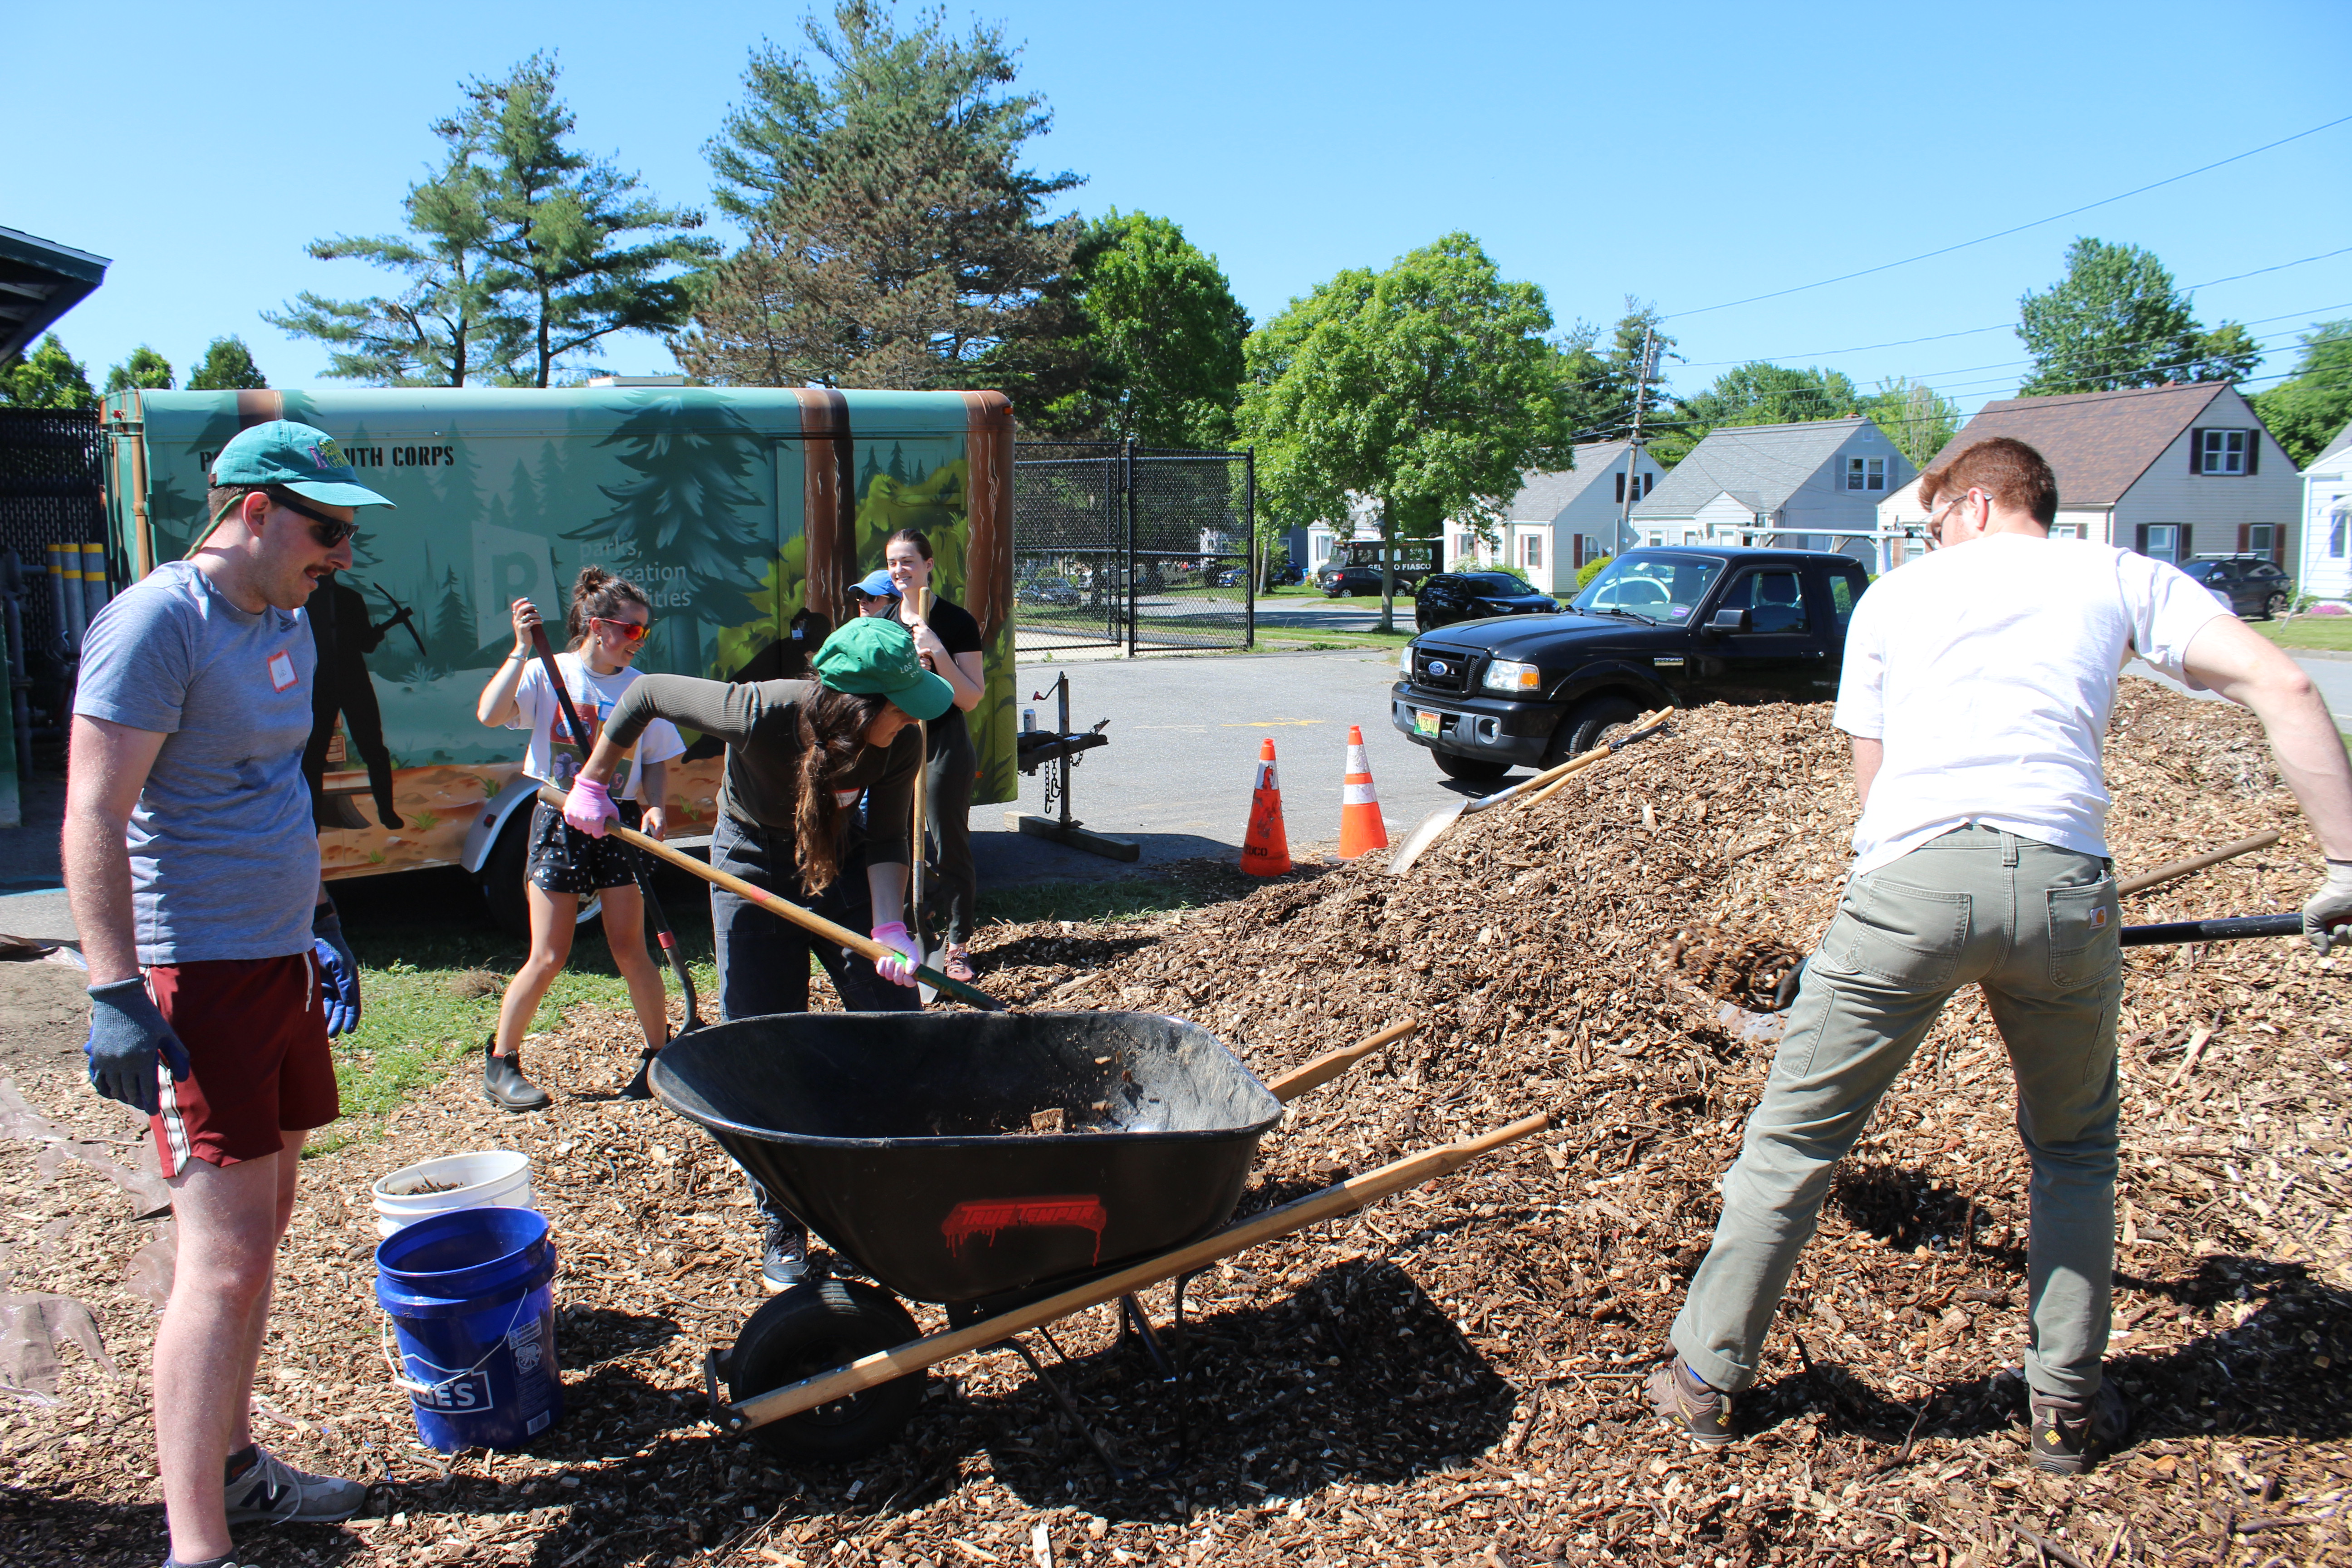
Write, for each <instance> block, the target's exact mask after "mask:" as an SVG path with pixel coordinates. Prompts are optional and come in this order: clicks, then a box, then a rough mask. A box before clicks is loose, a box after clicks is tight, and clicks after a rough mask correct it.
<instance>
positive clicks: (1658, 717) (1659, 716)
mask: <svg viewBox="0 0 2352 1568" xmlns="http://www.w3.org/2000/svg"><path fill="white" fill-rule="evenodd" d="M1673 713H1674V710H1673V709H1671V708H1661V709H1658V710H1656V711H1655V712H1652V713H1644V714H1643V715H1642V716H1641V717H1640V718H1638V719H1636V720H1634V721H1633V729H1631V730H1629V731H1626V732H1625V733H1624V734H1622V735H1620V736H1619V737H1617V739H1616V740H1614V741H1608V742H1602V743H1601V744H1600V745H1598V746H1595V747H1593V748H1592V750H1591V751H1589V752H1585V753H1584V754H1583V755H1582V756H1580V757H1573V758H1570V760H1569V761H1568V762H1565V763H1561V764H1560V766H1559V770H1558V772H1557V774H1556V776H1554V778H1553V779H1552V781H1551V782H1550V783H1549V784H1546V785H1544V787H1543V788H1541V789H1539V790H1538V791H1536V792H1535V793H1534V794H1533V795H1528V797H1527V799H1526V800H1524V801H1523V802H1521V803H1520V804H1521V805H1522V806H1523V807H1524V806H1529V805H1537V804H1538V803H1539V802H1542V801H1547V800H1549V799H1550V798H1551V797H1552V796H1554V795H1558V794H1559V792H1560V791H1562V790H1564V789H1566V788H1567V787H1568V783H1569V780H1570V779H1571V778H1573V777H1574V776H1575V775H1576V774H1578V773H1582V772H1583V771H1584V770H1585V769H1587V768H1589V767H1591V766H1593V765H1595V764H1596V763H1605V762H1607V761H1608V760H1609V759H1610V758H1612V757H1613V756H1615V755H1616V754H1617V753H1618V752H1620V751H1622V749H1623V748H1624V747H1625V746H1627V745H1628V744H1630V743H1632V742H1635V741H1638V740H1640V739H1642V738H1643V736H1645V735H1648V734H1649V733H1651V732H1652V731H1654V730H1656V729H1657V727H1658V726H1659V725H1661V724H1664V722H1665V721H1666V720H1667V719H1668V718H1669V717H1671V716H1672V715H1673Z"/></svg>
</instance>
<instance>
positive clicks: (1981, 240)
mask: <svg viewBox="0 0 2352 1568" xmlns="http://www.w3.org/2000/svg"><path fill="white" fill-rule="evenodd" d="M2347 121H2352V114H2347V115H2343V116H2341V117H2339V118H2337V119H2335V120H2331V121H2327V122H2326V124H2325V125H2315V126H2313V127H2312V128H2311V129H2310V130H2308V131H2298V132H2295V133H2294V135H2292V136H2282V137H2280V138H2279V139H2278V140H2277V141H2275V142H2264V143H2263V145H2262V146H2260V147H2251V148H2248V149H2247V150H2246V151H2245V152H2243V153H2231V155H2230V156H2229V157H2227V158H2221V159H2218V160H2216V161H2215V162H2213V163H2207V164H2205V165H2203V166H2202V167H2200V168H2195V169H2191V170H2189V171H2188V173H2186V174H2173V175H2169V176H2168V177H2166V178H2164V179H2161V180H2156V181H2152V182H2150V183H2149V184H2145V185H2141V186H2138V187H2137V188H2136V189H2133V190H2128V191H2125V192H2123V193H2122V194H2121V195H2113V196H2102V197H2101V198H2100V199H2099V200H2097V201H2095V202H2085V203H2084V204H2083V205H2081V206H2078V207H2069V208H2067V209H2066V210H2065V211H2064V212H2062V213H2053V214H2051V215H2050V216H2048V217H2038V218H2035V219H2033V220H2032V222H2031V223H2021V224H2018V225H2016V226H2014V227H2011V228H2004V229H2002V230H2000V232H1999V233H1997V234H1988V235H1980V236H1979V237H1977V238H1975V239H1964V240H1962V241H1960V242H1959V243H1958V245H1947V246H1942V247H1938V248H1937V249H1935V250H1926V251H1922V252H1920V253H1919V254H1918V255H1916V256H1906V257H1905V258H1902V259H1901V260H1899V261H1885V262H1881V263H1879V265H1877V266H1875V267H1865V268H1862V269H1861V270H1860V271H1858V272H1846V273H1841V274H1840V275H1839V276H1837V277H1835V278H1824V279H1821V280H1820V281H1818V282H1813V283H1799V284H1797V285H1795V286H1794V287H1791V288H1788V289H1773V290H1772V291H1771V292H1770V293H1769V294H1750V295H1748V297H1747V298H1746V299H1744V300H1724V301H1723V302H1722V303H1721V304H1719V305H1702V306H1700V307H1698V308H1697V309H1696V310H1675V311H1670V312H1668V313H1667V314H1665V315H1664V316H1661V317H1660V318H1659V320H1661V321H1680V320H1681V319H1683V318H1684V317H1685V316H1704V315H1706V314H1708V313H1709V312H1710V311H1714V310H1730V309H1732V308H1733V307H1734V306H1736V305H1753V304H1756V303H1757V302H1758V301H1759V300H1778V299H1781V298H1783V297H1784V296H1786V295H1790V294H1802V293H1804V292H1806V291H1807V290H1809V289H1826V288H1828V287H1829V286H1830V285H1831V284H1832V283H1850V282H1852V281H1853V279H1857V278H1867V277H1869V276H1871V275H1872V274H1873V273H1876V272H1886V271H1890V270H1892V269H1893V268H1897V267H1908V266H1910V265H1911V264H1912V263H1913V262H1915V261H1928V260H1932V259H1933V258H1936V257H1938V256H1949V255H1951V254H1952V253H1953V252H1954V251H1956V250H1967V249H1969V247H1972V246H1979V245H1989V244H1990V243H1991V242H1992V241H1994V240H1996V239H2006V238H2008V237H2010V236H2011V235H2012V234H2022V233H2024V232H2025V231H2026V230H2027V229H2029V228H2040V227H2041V226H2042V225H2043V224H2049V223H2056V222H2058V221H2059V220H2060V219H2062V218H2070V217H2074V216H2077V215H2079V214H2082V213H2086V212H2089V211H2091V210H2092V209H2093V208H2095V207H2104V206H2112V205H2115V204H2116V203H2117V202H2120V201H2127V200H2129V199H2130V198H2131V197H2133V196H2138V195H2147V193H2148V192H2150V191H2154V190H2160V189H2162V188H2163V187H2164V186H2166V185H2176V184H2179V183H2180V182H2181V181H2183V180H2189V179H2194V178H2196V177H2197V176H2198V175H2199V174H2210V173H2212V172H2213V171H2214V170H2216V169H2220V168H2224V167H2226V166H2227V165H2229V164H2231V163H2242V162H2243V161H2244V160H2246V159H2248V158H2252V157H2253V156H2255V155H2256V154H2258V153H2268V152H2270V151H2272V150H2273V148H2278V147H2284V146H2285V145H2286V144H2287V143H2288V142H2300V141H2302V140H2303V139H2304V138H2305V137H2306V136H2316V135H2318V134H2319V133H2320V132H2323V131H2332V130H2334V129H2335V128H2336V126H2338V125H2342V124H2345V123H2347Z"/></svg>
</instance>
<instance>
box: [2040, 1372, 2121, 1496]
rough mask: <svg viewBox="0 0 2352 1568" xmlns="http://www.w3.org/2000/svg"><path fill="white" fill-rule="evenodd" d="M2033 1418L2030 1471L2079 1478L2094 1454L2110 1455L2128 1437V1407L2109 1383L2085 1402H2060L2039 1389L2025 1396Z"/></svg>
mask: <svg viewBox="0 0 2352 1568" xmlns="http://www.w3.org/2000/svg"><path fill="white" fill-rule="evenodd" d="M2027 1409H2028V1410H2029V1411H2030V1412H2031V1413H2032V1419H2033V1468H2035V1469H2037V1470H2047V1471H2049V1472H2050V1473H2051V1474H2052V1475H2054V1476H2079V1475H2081V1474H2082V1473H2083V1472H2084V1471H2085V1470H2087V1469H2089V1468H2091V1456H2092V1455H2093V1454H2094V1453H2098V1454H2112V1453H2114V1452H2115V1451H2116V1448H2118V1447H2121V1446H2122V1444H2123V1442H2124V1439H2126V1437H2129V1436H2131V1427H2132V1411H2131V1406H2130V1405H2126V1404H2125V1403H2124V1396H2123V1395H2122V1394H2117V1393H2116V1385H2115V1384H2112V1383H2102V1384H2099V1392H2098V1393H2096V1394H2093V1395H2091V1397H2090V1398H2088V1399H2062V1398H2060V1397H2059V1396H2058V1395H2056V1394H2043V1393H2042V1392H2041V1391H2039V1390H2036V1391H2034V1393H2033V1394H2031V1395H2029V1396H2028V1399H2027Z"/></svg>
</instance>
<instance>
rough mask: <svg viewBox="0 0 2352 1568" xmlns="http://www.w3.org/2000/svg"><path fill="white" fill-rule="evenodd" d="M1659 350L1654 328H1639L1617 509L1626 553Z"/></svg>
mask: <svg viewBox="0 0 2352 1568" xmlns="http://www.w3.org/2000/svg"><path fill="white" fill-rule="evenodd" d="M1657 363H1658V351H1657V347H1656V338H1655V335H1654V331H1653V329H1652V328H1651V327H1650V326H1649V325H1648V324H1647V323H1644V324H1643V328H1642V363H1640V364H1639V365H1637V366H1635V367H1634V371H1633V437H1632V439H1630V440H1629V441H1627V442H1626V444H1625V494H1624V496H1623V497H1622V500H1621V502H1620V504H1619V506H1618V509H1617V553H1618V554H1620V555H1622V554H1624V553H1625V552H1626V550H1627V548H1628V546H1627V544H1626V542H1625V541H1626V537H1627V535H1628V534H1630V533H1631V532H1632V531H1633V492H1634V491H1635V490H1636V489H1640V488H1641V483H1642V470H1641V462H1642V409H1643V405H1646V404H1647V403H1648V402H1649V401H1650V382H1651V381H1652V379H1653V378H1654V375H1655V374H1656V366H1657Z"/></svg>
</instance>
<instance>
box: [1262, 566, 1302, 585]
mask: <svg viewBox="0 0 2352 1568" xmlns="http://www.w3.org/2000/svg"><path fill="white" fill-rule="evenodd" d="M1306 581H1307V568H1306V567H1304V566H1285V567H1284V568H1283V569H1282V570H1281V571H1279V572H1276V574H1274V575H1272V576H1271V577H1268V578H1267V579H1266V585H1267V586H1268V587H1273V588H1287V587H1289V586H1290V585H1291V584H1294V583H1304V582H1306Z"/></svg>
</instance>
